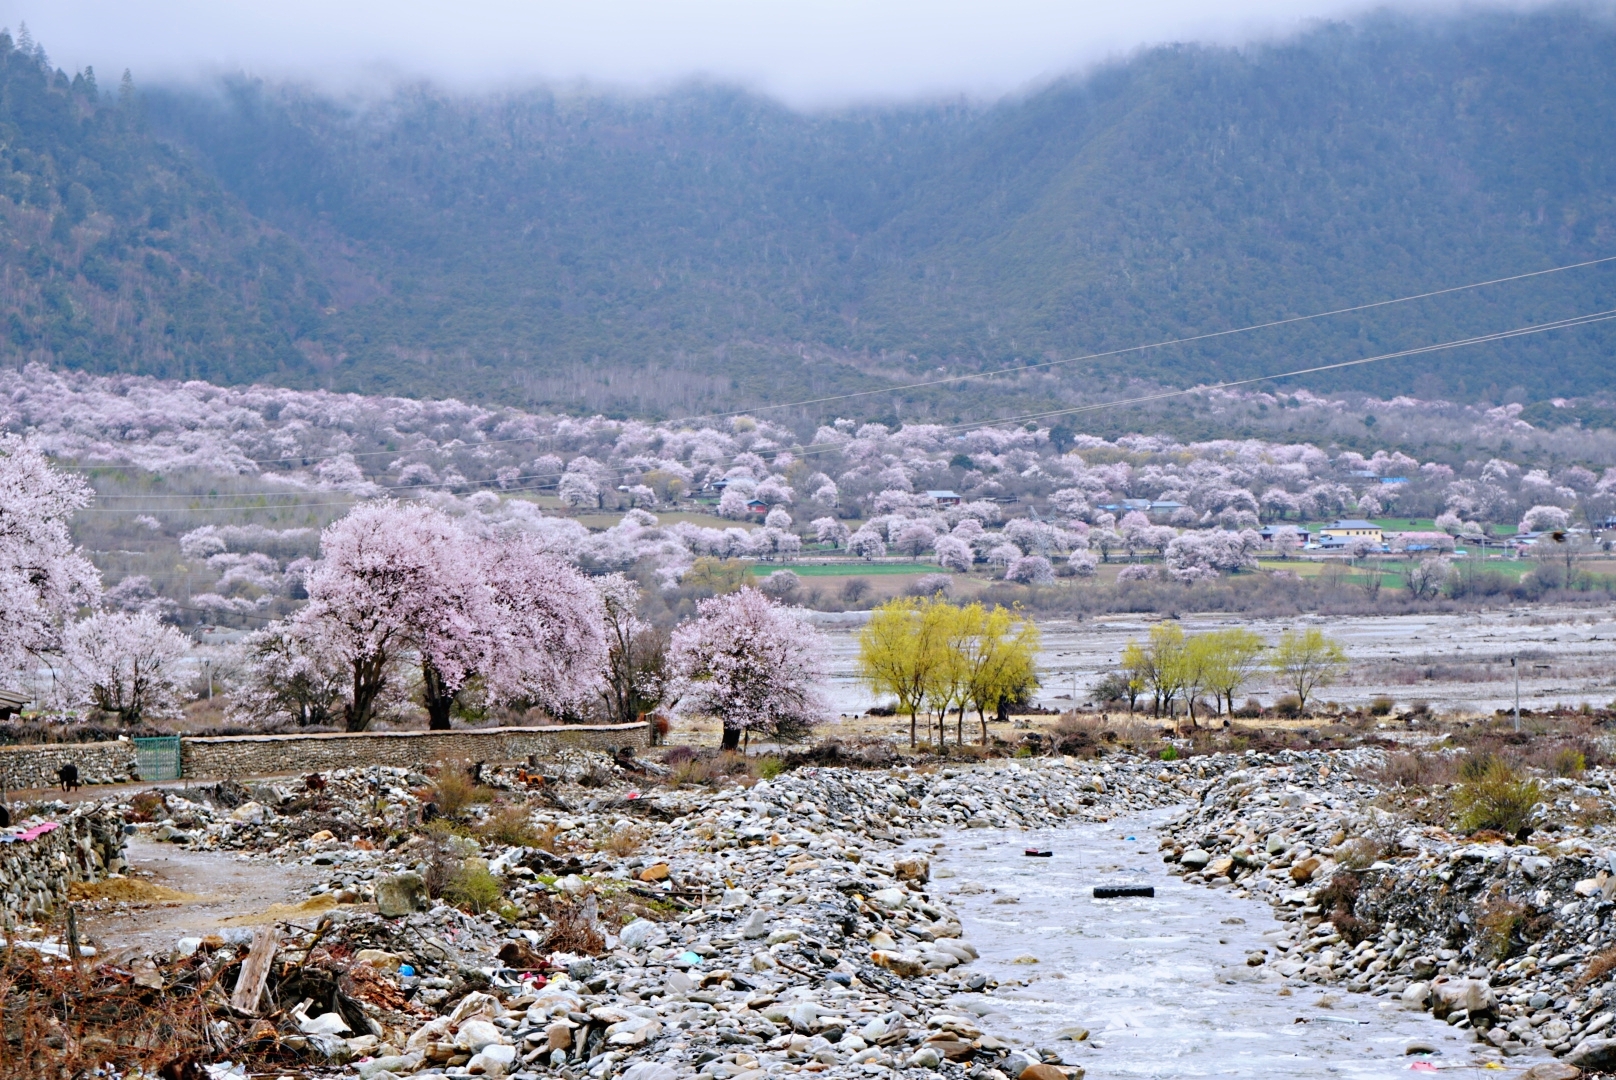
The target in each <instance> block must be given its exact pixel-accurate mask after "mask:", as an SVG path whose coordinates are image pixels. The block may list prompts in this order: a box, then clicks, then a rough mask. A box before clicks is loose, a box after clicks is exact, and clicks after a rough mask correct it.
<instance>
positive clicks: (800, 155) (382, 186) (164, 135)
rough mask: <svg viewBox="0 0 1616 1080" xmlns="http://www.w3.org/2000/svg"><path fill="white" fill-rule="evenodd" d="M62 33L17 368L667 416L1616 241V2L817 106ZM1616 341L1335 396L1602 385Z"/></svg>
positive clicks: (1166, 56)
mask: <svg viewBox="0 0 1616 1080" xmlns="http://www.w3.org/2000/svg"><path fill="white" fill-rule="evenodd" d="M42 55H43V54H42V53H40V52H39V51H38V50H37V49H35V50H33V51H32V52H30V51H29V50H27V49H23V48H19V47H16V46H15V44H14V43H11V42H10V41H9V39H5V40H3V41H0V134H3V135H4V137H5V141H6V146H5V148H4V149H0V166H3V168H0V229H3V233H0V240H4V241H5V243H4V245H3V246H0V264H3V267H4V269H5V271H6V273H7V281H8V282H10V283H11V284H10V287H8V288H5V289H0V320H3V321H0V336H3V337H4V342H3V343H0V356H4V357H5V358H6V359H8V360H9V361H10V362H12V363H17V362H22V361H26V360H30V359H32V360H46V361H51V362H55V363H61V364H65V365H68V366H73V367H82V368H87V369H91V370H101V371H108V370H128V371H139V372H143V373H150V374H157V375H163V376H167V377H202V378H209V379H213V380H215V381H220V382H244V381H251V380H264V381H270V382H277V383H285V384H289V385H308V386H316V385H318V386H330V387H332V388H336V389H354V390H363V391H373V392H403V393H410V394H432V395H441V394H445V393H453V394H459V395H462V396H467V397H473V398H486V399H498V400H506V401H510V402H512V403H517V404H523V405H544V406H549V407H557V406H559V407H564V408H577V409H586V410H596V409H605V410H607V411H613V410H618V411H641V412H648V413H653V414H658V415H667V414H677V413H691V412H700V411H704V410H711V409H715V408H730V407H744V406H746V405H748V404H754V403H757V402H760V401H778V400H781V399H782V398H785V399H788V400H789V399H796V398H805V397H816V396H825V395H834V394H837V393H843V392H848V391H855V390H867V389H872V388H875V387H878V386H881V385H882V384H883V383H884V382H892V381H896V382H912V381H916V380H917V379H919V378H921V377H923V376H929V377H931V378H935V377H937V376H938V375H940V374H963V373H970V372H975V371H981V370H992V369H998V368H1003V367H1014V366H1017V365H1022V364H1029V363H1040V362H1044V361H1047V360H1049V359H1053V358H1057V357H1068V356H1074V355H1084V354H1088V353H1091V352H1098V351H1106V350H1111V349H1116V348H1119V347H1126V346H1131V345H1138V344H1143V343H1146V342H1149V341H1156V340H1164V339H1170V338H1176V337H1183V336H1190V335H1194V334H1200V333H1205V332H1207V331H1210V330H1220V329H1227V328H1230V327H1236V326H1241V325H1249V324H1251V323H1257V322H1263V321H1267V320H1269V319H1273V318H1283V317H1287V316H1291V315H1296V314H1302V313H1307V312H1312V311H1319V310H1328V309H1333V308H1337V307H1342V306H1347V305H1351V304H1356V303H1364V302H1370V301H1375V300H1381V299H1386V298H1389V297H1392V296H1397V295H1408V294H1412V293H1417V292H1422V291H1425V290H1428V289H1431V288H1442V287H1446V286H1452V285H1455V284H1461V283H1464V282H1467V281H1476V280H1482V279H1486V278H1491V277H1496V276H1503V275H1505V274H1511V273H1520V272H1522V271H1525V270H1535V269H1542V268H1544V267H1547V266H1553V265H1561V264H1565V263H1569V262H1576V261H1580V260H1582V259H1585V258H1589V257H1597V256H1601V255H1608V254H1616V123H1613V122H1612V121H1613V120H1616V25H1613V23H1612V20H1611V18H1610V17H1609V13H1608V12H1606V11H1605V10H1604V9H1596V8H1577V7H1566V8H1558V9H1549V10H1543V11H1538V12H1534V13H1530V14H1503V13H1492V14H1474V13H1472V14H1468V15H1464V16H1456V17H1450V18H1443V19H1436V18H1424V19H1415V18H1406V17H1396V16H1390V15H1378V16H1373V17H1369V18H1365V19H1363V20H1359V21H1357V22H1355V23H1352V24H1339V23H1336V24H1327V25H1324V26H1322V27H1320V28H1317V29H1315V30H1312V31H1309V32H1308V33H1305V34H1302V35H1299V36H1296V37H1294V38H1291V39H1287V40H1285V41H1280V42H1271V43H1265V44H1259V45H1251V46H1247V47H1244V48H1241V49H1230V48H1222V47H1212V46H1196V45H1182V46H1170V47H1163V48H1158V49H1151V50H1146V51H1144V52H1142V53H1140V54H1137V55H1136V56H1134V57H1132V58H1130V59H1128V60H1126V61H1119V62H1117V63H1113V64H1109V65H1106V66H1104V67H1102V68H1100V69H1097V70H1095V71H1093V72H1091V73H1089V74H1087V75H1084V76H1082V77H1072V78H1067V79H1062V80H1057V81H1055V82H1052V83H1050V84H1048V85H1046V86H1043V87H1040V88H1038V89H1035V90H1033V91H1029V92H1028V93H1026V94H1023V95H1017V96H1014V97H1011V98H1007V99H1005V100H1002V101H999V102H995V103H990V104H969V103H945V104H912V105H905V106H886V107H873V106H869V107H862V108H857V109H845V110H840V111H824V112H818V113H800V112H794V111H792V110H791V109H789V108H787V107H785V106H783V105H780V104H778V103H776V102H772V101H770V100H768V99H765V98H760V97H758V96H756V95H752V94H748V93H746V92H744V91H740V90H736V89H734V88H730V87H723V86H713V85H708V84H692V85H687V86H684V87H680V88H677V89H675V90H672V91H669V92H667V93H665V94H661V95H655V96H645V97H618V96H596V97H590V96H566V95H558V94H556V93H554V92H551V91H548V90H543V89H539V90H526V91H516V92H510V93H506V94H501V95H485V96H482V97H466V96H456V95H449V94H445V93H443V92H440V91H438V90H435V89H433V88H431V87H427V86H422V85H415V86H410V87H405V88H402V89H400V90H398V91H396V92H394V93H393V94H391V95H390V96H388V97H386V98H383V99H381V100H380V101H377V102H372V103H371V104H369V105H367V106H365V107H356V106H353V105H347V104H342V103H339V102H337V101H336V100H334V99H332V98H329V97H325V96H323V95H321V94H319V93H318V92H314V91H310V90H308V89H306V88H298V87H292V86H285V85H275V84H269V83H264V82H254V81H251V80H246V79H234V80H225V81H223V82H221V83H220V84H218V85H217V87H216V89H215V90H214V91H212V92H200V91H198V90H196V89H194V88H189V89H187V88H178V87H155V88H150V89H146V90H144V91H142V92H140V93H139V94H134V93H133V92H132V91H127V92H126V93H125V94H124V95H123V96H121V97H120V98H119V99H117V100H113V97H112V95H107V94H101V93H99V91H98V90H96V89H95V87H94V85H93V75H92V76H91V81H90V82H89V84H88V85H86V80H85V78H84V76H83V74H82V73H81V75H80V76H78V77H76V78H71V77H68V76H67V75H66V74H65V73H61V72H54V73H53V72H50V71H49V70H48V68H47V67H46V66H45V65H44V64H43V63H42ZM98 178H99V180H98ZM74 185H78V186H79V187H81V188H83V189H84V193H83V194H76V192H75V187H74ZM86 197H87V198H88V200H89V201H88V203H86V201H85V200H86ZM75 200H77V202H75ZM64 222H65V224H64ZM165 226H166V227H165ZM1613 285H1616V271H1612V270H1611V269H1609V268H1601V269H1595V270H1586V271H1576V272H1573V273H1568V274H1561V275H1554V276H1553V277H1552V278H1550V279H1538V280H1536V281H1534V282H1529V283H1522V284H1517V285H1510V286H1500V287H1495V288H1492V289H1488V290H1478V291H1475V292H1471V293H1466V294H1462V295H1459V296H1454V297H1447V298H1442V299H1440V300H1433V301H1422V302H1419V303H1416V304H1410V305H1401V306H1398V307H1396V308H1393V309H1382V310H1379V311H1377V312H1373V313H1364V314H1359V315H1353V316H1345V317H1338V318H1335V319H1331V320H1324V321H1320V322H1312V323H1307V324H1301V325H1296V326H1291V327H1285V328H1281V329H1276V330H1270V331H1263V332H1262V333H1261V334H1259V335H1242V336H1239V337H1235V338H1223V339H1219V340H1216V341H1212V342H1203V343H1199V344H1196V345H1194V346H1184V347H1175V348H1173V349H1169V350H1159V351H1155V352H1153V353H1151V354H1147V355H1143V356H1140V355H1133V356H1129V357H1126V358H1119V359H1113V360H1106V361H1103V362H1095V363H1081V364H1074V365H1070V367H1069V370H1068V369H1057V370H1058V371H1061V372H1062V373H1061V375H1060V376H1059V377H1058V378H1054V379H1052V378H1050V377H1049V376H1047V375H1039V376H1032V375H1028V376H1025V377H1021V378H1013V379H1012V378H998V379H995V380H994V381H993V383H992V384H991V385H988V386H983V385H980V384H978V385H973V386H972V388H971V389H970V390H969V391H961V390H957V389H955V390H950V389H946V388H939V389H931V390H921V391H905V392H903V393H900V394H895V395H891V396H882V397H880V398H877V399H871V400H869V401H868V402H865V403H862V404H861V405H860V406H859V407H865V405H867V406H868V407H869V408H870V409H874V410H876V411H880V412H887V411H892V412H895V413H897V414H904V415H931V416H938V417H942V418H953V417H964V418H974V417H976V416H978V415H981V414H982V413H983V412H984V411H987V412H992V411H994V410H1000V411H1002V410H1003V409H1007V408H1016V407H1021V406H1025V405H1028V404H1030V403H1035V402H1038V403H1047V402H1049V401H1051V400H1053V401H1054V402H1056V403H1071V402H1073V401H1078V400H1083V399H1084V398H1085V395H1090V396H1092V395H1093V394H1094V393H1096V392H1099V391H1100V390H1102V389H1104V388H1120V387H1124V386H1127V385H1130V384H1140V383H1155V384H1166V385H1193V384H1196V383H1203V382H1210V381H1218V380H1221V379H1226V378H1250V377H1253V376H1258V375H1262V374H1264V373H1271V372H1275V371H1283V370H1288V369H1292V368H1296V367H1301V366H1308V365H1309V364H1311V363H1316V362H1327V361H1330V360H1337V359H1352V358H1355V357H1357V356H1362V355H1373V354H1375V353H1378V352H1386V351H1392V350H1394V349H1398V348H1404V347H1408V346H1410V345H1418V344H1427V343H1430V342H1434V341H1441V340H1445V339H1451V338H1456V337H1462V336H1467V335H1470V334H1474V333H1483V332H1488V331H1495V330H1502V329H1508V328H1509V327H1511V326H1515V325H1522V324H1526V323H1532V322H1540V321H1544V320H1547V319H1552V318H1559V317H1564V316H1567V315H1571V314H1575V313H1578V312H1582V311H1587V310H1596V309H1599V308H1602V307H1609V306H1611V305H1610V302H1609V301H1610V297H1611V296H1612V295H1613V288H1612V286H1613ZM1611 341H1612V339H1611V336H1610V333H1609V331H1608V330H1604V329H1602V328H1587V329H1583V330H1579V331H1568V332H1562V333H1556V334H1554V335H1544V336H1542V337H1540V338H1534V339H1527V340H1524V341H1520V342H1515V343H1509V344H1505V345H1500V346H1489V347H1487V348H1485V349H1478V350H1470V351H1467V352H1465V353H1463V354H1454V355H1450V356H1446V357H1443V358H1440V359H1433V360H1428V361H1422V362H1421V363H1419V364H1417V365H1414V364H1404V365H1396V366H1375V365H1371V366H1369V367H1366V368H1361V369H1355V370H1351V371H1348V372H1343V373H1339V374H1334V375H1328V376H1317V377H1312V378H1309V379H1308V380H1306V381H1305V384H1306V385H1309V386H1310V387H1312V388H1314V389H1320V390H1363V391H1367V392H1373V393H1380V394H1386V393H1394V392H1414V393H1421V394H1424V395H1425V396H1438V395H1452V396H1458V397H1465V398H1471V399H1479V398H1489V399H1493V400H1502V399H1504V398H1509V397H1514V398H1520V399H1522V400H1541V399H1545V398H1548V397H1553V396H1567V395H1570V396H1575V395H1579V394H1589V393H1603V392H1608V391H1611V390H1616V365H1611V364H1610V363H1609V360H1610V358H1611V353H1612V347H1611V344H1610V343H1611ZM877 401H878V402H879V404H876V402H877Z"/></svg>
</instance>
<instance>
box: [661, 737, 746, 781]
mask: <svg viewBox="0 0 1616 1080" xmlns="http://www.w3.org/2000/svg"><path fill="white" fill-rule="evenodd" d="M674 749H675V750H679V749H683V748H682V747H675V748H674ZM669 757H670V758H671V757H673V754H672V752H671V751H670V753H669ZM670 764H672V765H673V772H672V773H671V774H670V775H669V776H668V783H670V784H673V785H675V786H680V785H684V784H693V785H696V786H700V787H717V786H718V785H720V784H723V783H724V782H725V781H727V780H732V779H739V778H742V777H745V778H747V779H755V777H756V774H755V772H754V769H755V768H756V762H755V761H753V760H752V759H750V758H748V757H747V756H746V755H745V754H738V753H736V752H734V751H731V750H724V751H720V752H718V753H712V752H707V753H702V752H699V751H698V752H695V753H694V755H693V756H691V757H683V756H681V757H680V758H679V759H678V760H677V761H672V762H670Z"/></svg>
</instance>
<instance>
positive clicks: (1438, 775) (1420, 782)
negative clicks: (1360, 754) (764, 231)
mask: <svg viewBox="0 0 1616 1080" xmlns="http://www.w3.org/2000/svg"><path fill="white" fill-rule="evenodd" d="M1376 779H1377V780H1379V781H1380V783H1381V784H1383V785H1385V786H1387V787H1399V788H1419V789H1423V788H1430V787H1434V786H1435V785H1437V784H1446V783H1450V782H1451V781H1452V780H1453V762H1452V759H1450V758H1447V757H1444V756H1441V755H1437V754H1421V753H1417V752H1416V753H1403V754H1387V755H1386V764H1385V765H1383V766H1381V767H1380V769H1379V770H1378V771H1377V773H1376Z"/></svg>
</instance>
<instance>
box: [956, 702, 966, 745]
mask: <svg viewBox="0 0 1616 1080" xmlns="http://www.w3.org/2000/svg"><path fill="white" fill-rule="evenodd" d="M954 745H955V746H964V745H965V702H963V701H962V702H960V707H959V716H957V717H955V718H954Z"/></svg>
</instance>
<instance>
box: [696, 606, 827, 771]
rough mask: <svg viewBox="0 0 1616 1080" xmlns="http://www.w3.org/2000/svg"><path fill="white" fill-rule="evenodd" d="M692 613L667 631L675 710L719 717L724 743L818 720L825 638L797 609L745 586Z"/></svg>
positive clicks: (782, 732) (790, 733)
mask: <svg viewBox="0 0 1616 1080" xmlns="http://www.w3.org/2000/svg"><path fill="white" fill-rule="evenodd" d="M697 612H698V614H697V617H696V618H695V619H693V620H691V621H690V622H687V623H685V624H684V625H683V626H680V627H679V628H678V629H676V630H675V631H674V632H673V639H672V642H671V643H670V647H669V651H668V659H669V668H670V670H671V672H672V674H673V683H672V686H671V688H670V694H669V697H670V698H671V699H674V700H676V701H677V703H678V704H677V707H678V709H679V711H680V712H681V713H685V714H687V715H689V714H694V715H704V716H716V717H718V719H719V720H720V721H721V722H722V723H723V725H724V741H723V747H724V749H726V750H734V749H736V748H737V747H739V746H740V743H741V736H742V734H743V733H751V732H764V733H767V734H769V735H771V736H773V737H775V738H777V739H784V738H790V737H794V736H795V735H797V734H799V733H801V732H804V731H806V730H807V729H809V728H811V727H813V726H814V725H815V724H817V723H819V722H820V720H822V719H823V718H824V716H825V714H826V713H827V711H828V706H827V705H826V703H825V701H824V699H823V698H822V697H821V695H820V692H819V689H818V680H819V677H820V674H821V672H822V671H823V670H824V666H825V656H826V646H825V639H824V635H823V634H821V633H820V632H819V631H818V630H815V629H814V628H813V626H812V625H810V624H809V623H808V622H807V621H806V619H804V618H803V617H802V615H801V614H800V613H798V612H793V611H791V610H788V609H786V608H783V607H781V606H779V605H778V604H775V603H774V602H772V601H771V600H770V599H769V598H768V597H767V596H764V595H763V593H761V592H759V591H758V590H757V589H752V588H745V589H741V590H740V591H738V592H733V593H730V594H729V595H727V596H715V597H713V598H712V599H710V600H703V601H702V602H701V604H700V606H699V607H698V608H697Z"/></svg>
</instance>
